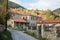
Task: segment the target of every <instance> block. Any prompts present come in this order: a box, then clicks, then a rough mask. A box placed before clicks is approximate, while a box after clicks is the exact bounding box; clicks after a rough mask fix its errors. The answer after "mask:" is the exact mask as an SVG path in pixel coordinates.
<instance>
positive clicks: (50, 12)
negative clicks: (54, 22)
mask: <svg viewBox="0 0 60 40" xmlns="http://www.w3.org/2000/svg"><path fill="white" fill-rule="evenodd" d="M46 18H47V20H51V19H54V18H55V16H54V15H53V12H52V11H51V10H49V9H48V10H47V12H46Z"/></svg>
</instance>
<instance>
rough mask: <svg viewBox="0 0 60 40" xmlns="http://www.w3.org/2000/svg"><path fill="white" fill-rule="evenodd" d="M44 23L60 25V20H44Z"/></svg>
mask: <svg viewBox="0 0 60 40" xmlns="http://www.w3.org/2000/svg"><path fill="white" fill-rule="evenodd" d="M43 23H60V20H44V21H43Z"/></svg>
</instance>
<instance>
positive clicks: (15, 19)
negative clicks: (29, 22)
mask: <svg viewBox="0 0 60 40" xmlns="http://www.w3.org/2000/svg"><path fill="white" fill-rule="evenodd" d="M13 20H14V21H15V22H26V21H25V20H23V19H18V18H13Z"/></svg>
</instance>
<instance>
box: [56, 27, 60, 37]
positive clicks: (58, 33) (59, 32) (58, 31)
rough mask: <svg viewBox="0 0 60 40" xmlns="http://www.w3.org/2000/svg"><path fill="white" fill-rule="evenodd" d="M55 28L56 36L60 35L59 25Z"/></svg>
mask: <svg viewBox="0 0 60 40" xmlns="http://www.w3.org/2000/svg"><path fill="white" fill-rule="evenodd" d="M56 29H57V31H56V33H57V37H60V27H57V28H56Z"/></svg>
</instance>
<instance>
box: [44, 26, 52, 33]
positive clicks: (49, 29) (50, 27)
mask: <svg viewBox="0 0 60 40" xmlns="http://www.w3.org/2000/svg"><path fill="white" fill-rule="evenodd" d="M44 30H45V31H47V32H51V31H52V30H53V27H52V26H46V25H44Z"/></svg>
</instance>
